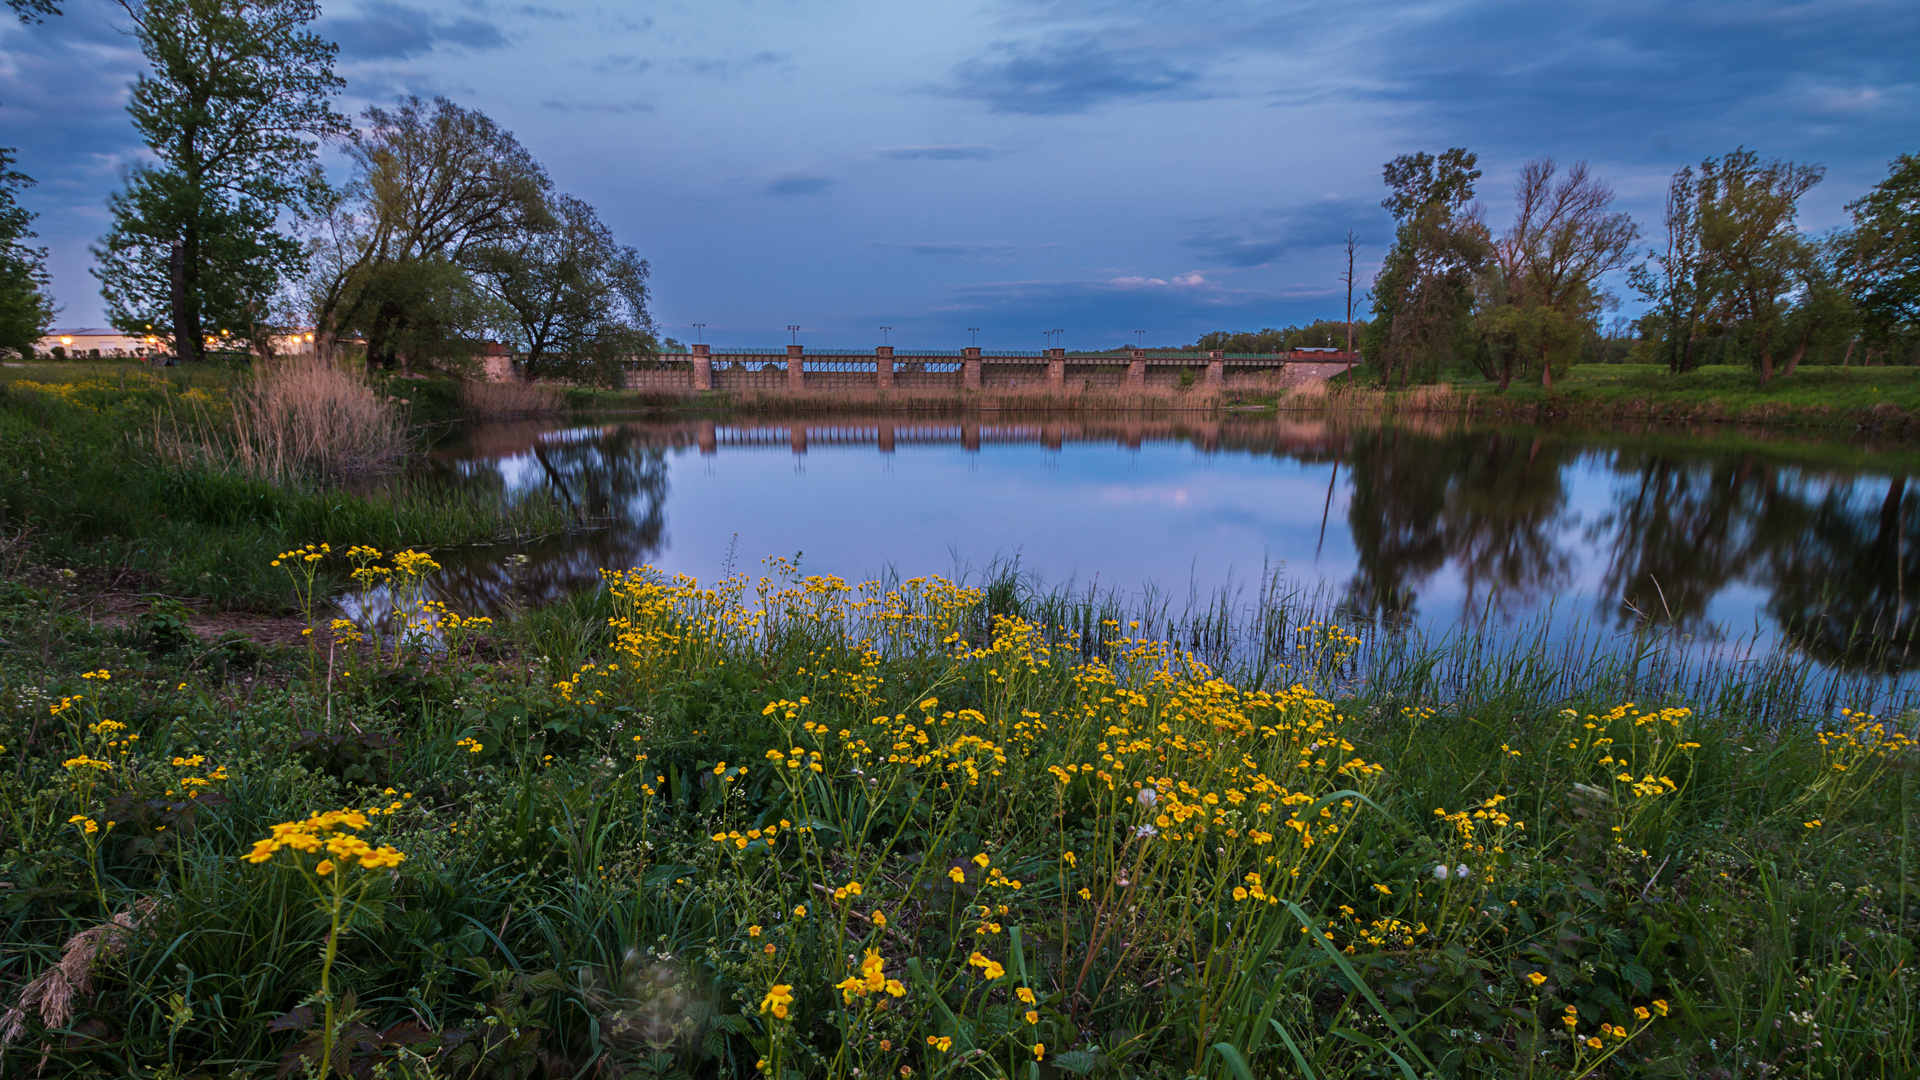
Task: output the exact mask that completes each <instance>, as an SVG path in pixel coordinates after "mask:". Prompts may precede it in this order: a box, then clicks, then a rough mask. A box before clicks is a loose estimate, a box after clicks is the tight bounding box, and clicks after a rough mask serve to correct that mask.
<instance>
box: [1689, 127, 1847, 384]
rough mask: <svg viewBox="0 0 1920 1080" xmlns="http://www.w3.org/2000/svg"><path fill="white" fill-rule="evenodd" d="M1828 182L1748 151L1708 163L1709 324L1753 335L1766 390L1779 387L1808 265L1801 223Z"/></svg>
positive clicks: (1807, 168)
mask: <svg viewBox="0 0 1920 1080" xmlns="http://www.w3.org/2000/svg"><path fill="white" fill-rule="evenodd" d="M1823 174H1824V170H1823V169H1822V168H1821V167H1820V166H1818V165H1795V164H1794V163H1793V162H1790V161H1769V162H1764V163H1763V162H1761V161H1760V159H1759V157H1758V156H1757V155H1756V154H1754V153H1753V152H1752V151H1751V150H1746V149H1740V150H1735V151H1734V152H1733V153H1730V154H1728V155H1726V156H1725V157H1723V158H1720V159H1718V160H1716V159H1714V158H1708V159H1706V160H1705V161H1703V162H1701V163H1700V173H1699V176H1698V178H1697V180H1696V182H1695V183H1696V187H1695V192H1696V195H1697V198H1698V203H1699V215H1700V251H1701V256H1702V261H1703V264H1704V266H1705V270H1706V282H1707V285H1708V290H1707V294H1708V296H1709V297H1710V298H1711V300H1710V303H1709V307H1708V312H1709V317H1710V318H1712V319H1713V320H1715V321H1716V322H1718V323H1719V324H1720V325H1721V326H1723V327H1733V326H1743V327H1744V328H1745V329H1746V330H1747V332H1748V333H1750V334H1751V335H1752V337H1753V342H1754V346H1755V348H1756V350H1757V354H1758V361H1759V365H1760V382H1761V384H1762V385H1764V384H1766V383H1768V382H1770V381H1772V379H1773V358H1774V347H1775V344H1776V343H1777V342H1778V341H1779V339H1780V332H1781V324H1782V321H1783V317H1784V315H1785V311H1786V307H1787V303H1788V300H1789V294H1790V293H1792V292H1793V290H1794V289H1795V287H1796V284H1797V281H1796V276H1795V269H1796V267H1798V266H1800V265H1801V264H1802V262H1803V261H1804V255H1803V252H1802V249H1801V244H1802V240H1801V237H1800V235H1799V232H1798V230H1797V229H1796V228H1795V226H1794V217H1795V216H1796V214H1797V213H1798V212H1799V203H1800V197H1801V196H1802V195H1804V194H1806V193H1807V191H1808V190H1809V189H1811V188H1812V187H1813V186H1814V185H1815V184H1817V183H1819V182H1820V178H1821V176H1822V175H1823Z"/></svg>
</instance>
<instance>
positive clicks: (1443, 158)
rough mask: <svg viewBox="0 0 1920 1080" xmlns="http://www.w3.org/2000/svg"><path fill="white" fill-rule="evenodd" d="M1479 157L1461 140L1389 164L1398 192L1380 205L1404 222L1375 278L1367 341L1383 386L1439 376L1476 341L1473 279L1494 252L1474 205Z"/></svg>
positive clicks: (1387, 169) (1389, 182)
mask: <svg viewBox="0 0 1920 1080" xmlns="http://www.w3.org/2000/svg"><path fill="white" fill-rule="evenodd" d="M1478 160H1479V158H1478V156H1477V155H1475V154H1473V153H1471V152H1469V151H1467V150H1465V149H1464V148H1461V147H1454V148H1453V149H1451V150H1448V151H1446V152H1445V153H1443V154H1441V155H1440V156H1439V157H1438V158H1437V159H1436V158H1435V157H1434V156H1433V155H1431V154H1427V153H1417V154H1402V155H1401V156H1399V157H1397V158H1395V159H1393V160H1392V161H1390V162H1388V163H1387V164H1386V167H1385V169H1384V170H1383V172H1384V177H1385V180H1386V183H1387V187H1388V188H1390V189H1391V191H1392V194H1390V195H1389V196H1388V197H1387V198H1386V199H1384V200H1382V202H1381V204H1380V205H1381V206H1383V207H1385V208H1386V209H1387V210H1388V211H1389V212H1390V213H1392V214H1393V216H1394V220H1395V221H1396V222H1397V223H1398V225H1397V227H1396V229H1395V231H1394V240H1393V247H1392V248H1391V249H1389V250H1388V252H1387V256H1386V259H1385V260H1384V261H1383V262H1382V263H1381V267H1380V275H1379V277H1377V278H1376V279H1375V280H1374V283H1373V320H1372V322H1371V323H1370V325H1369V326H1368V327H1367V335H1366V346H1365V352H1366V356H1367V361H1368V363H1369V364H1370V365H1372V366H1373V367H1375V368H1376V369H1377V370H1378V371H1379V372H1380V385H1381V386H1383V387H1384V386H1387V385H1390V384H1392V383H1394V382H1395V381H1396V380H1397V384H1398V386H1399V387H1400V388H1401V389H1405V388H1406V385H1407V382H1408V381H1409V379H1411V380H1412V381H1414V382H1432V381H1433V380H1434V378H1435V377H1436V376H1437V375H1438V374H1439V372H1440V371H1441V370H1442V369H1443V368H1445V367H1447V366H1450V365H1451V364H1452V363H1453V362H1454V361H1455V359H1456V358H1457V357H1460V356H1463V355H1468V354H1469V353H1470V352H1471V350H1472V348H1473V330H1472V326H1471V324H1470V322H1469V320H1468V316H1469V315H1470V314H1471V312H1472V309H1473V283H1474V278H1475V275H1476V274H1477V273H1478V272H1479V269H1480V267H1481V265H1482V263H1484V262H1485V260H1486V258H1487V256H1488V255H1489V247H1488V238H1487V231H1486V227H1485V225H1484V224H1482V223H1481V221H1480V219H1479V217H1478V214H1477V212H1476V211H1475V210H1473V209H1472V203H1473V190H1474V189H1473V185H1474V181H1475V180H1478V179H1479V178H1480V170H1479V169H1478V168H1476V167H1475V166H1476V163H1477V162H1478Z"/></svg>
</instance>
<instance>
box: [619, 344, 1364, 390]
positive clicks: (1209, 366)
mask: <svg viewBox="0 0 1920 1080" xmlns="http://www.w3.org/2000/svg"><path fill="white" fill-rule="evenodd" d="M1358 362H1359V357H1358V356H1356V355H1354V354H1351V353H1344V352H1338V351H1335V350H1331V349H1298V350H1295V351H1293V352H1286V353H1266V354H1246V353H1231V354H1230V353H1225V352H1222V351H1220V350H1217V349H1216V350H1214V351H1212V352H1160V351H1149V350H1146V349H1131V350H1128V351H1125V352H1102V353H1090V352H1068V351H1067V350H1066V349H1047V350H1044V351H1033V352H988V351H985V350H982V349H977V348H967V349H955V350H948V351H941V350H934V351H925V350H922V351H915V352H901V353H896V352H895V351H894V349H893V347H892V346H888V345H881V346H878V347H877V348H875V349H874V350H873V352H872V353H861V352H818V353H808V352H807V351H806V346H804V345H789V346H787V347H786V349H785V351H784V352H776V351H774V350H771V349H725V348H714V347H713V346H709V345H694V346H691V347H690V351H688V352H684V353H663V354H661V355H660V356H659V357H657V358H656V359H654V360H653V361H652V362H651V363H647V364H638V365H633V366H631V367H630V368H629V370H628V373H627V386H628V388H629V389H646V390H669V391H672V390H678V391H685V392H699V391H711V390H722V391H735V392H740V391H749V392H752V391H757V392H761V393H818V392H827V393H847V392H854V393H859V392H866V393H881V392H888V391H895V392H913V391H920V392H933V393H939V392H962V391H1001V390H1007V391H1014V392H1026V393H1039V394H1074V393H1081V392H1086V391H1101V392H1107V393H1114V392H1118V393H1152V392H1156V391H1159V392H1164V391H1169V390H1173V389H1176V388H1178V389H1188V388H1198V389H1202V390H1209V391H1215V392H1220V391H1228V390H1234V389H1245V390H1275V389H1281V388H1284V387H1288V386H1297V385H1302V384H1304V383H1309V382H1318V381H1320V380H1323V379H1327V378H1331V377H1332V376H1334V375H1337V374H1339V373H1340V372H1342V371H1346V370H1348V369H1349V368H1351V367H1352V366H1353V365H1354V364H1356V363H1358Z"/></svg>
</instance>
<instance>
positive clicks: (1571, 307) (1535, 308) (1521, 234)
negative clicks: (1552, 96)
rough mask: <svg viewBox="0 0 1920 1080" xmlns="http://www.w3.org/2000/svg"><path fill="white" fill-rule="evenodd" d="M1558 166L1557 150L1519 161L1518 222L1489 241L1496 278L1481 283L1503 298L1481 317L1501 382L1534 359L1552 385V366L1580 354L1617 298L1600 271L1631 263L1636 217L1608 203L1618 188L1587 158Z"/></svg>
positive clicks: (1490, 271) (1505, 383)
mask: <svg viewBox="0 0 1920 1080" xmlns="http://www.w3.org/2000/svg"><path fill="white" fill-rule="evenodd" d="M1557 172H1558V169H1557V167H1556V166H1555V164H1554V162H1553V159H1552V158H1547V159H1544V160H1540V161H1529V162H1527V163H1526V165H1525V166H1523V167H1522V168H1521V170H1520V178H1519V180H1518V181H1516V182H1515V184H1514V203H1515V207H1516V208H1515V213H1514V222H1513V227H1512V228H1510V229H1508V230H1507V232H1506V233H1505V234H1504V235H1502V236H1501V237H1500V238H1499V240H1497V241H1495V242H1494V243H1493V244H1492V246H1491V251H1492V259H1491V260H1490V261H1489V264H1488V267H1487V274H1488V275H1489V276H1490V277H1492V278H1495V279H1496V281H1495V283H1494V287H1493V288H1492V289H1490V290H1485V289H1484V288H1483V291H1487V292H1490V293H1491V294H1492V297H1497V302H1493V303H1483V305H1482V312H1481V315H1480V323H1481V328H1482V333H1483V335H1484V336H1485V337H1486V338H1487V340H1488V342H1489V344H1490V345H1492V346H1493V348H1492V351H1493V353H1494V354H1495V355H1496V356H1497V357H1498V363H1497V367H1498V371H1499V378H1500V389H1502V390H1505V389H1506V388H1507V386H1508V384H1509V383H1510V382H1511V381H1512V379H1513V375H1514V371H1515V368H1516V365H1526V364H1535V363H1537V364H1538V365H1539V367H1540V385H1541V386H1542V387H1543V388H1545V389H1548V390H1551V389H1553V369H1554V367H1555V366H1556V365H1558V366H1560V367H1562V368H1564V367H1566V366H1567V365H1568V364H1570V363H1572V362H1573V360H1574V358H1576V357H1577V356H1578V355H1579V353H1580V349H1581V346H1582V345H1583V344H1584V343H1585V341H1586V339H1587V338H1588V337H1590V336H1592V335H1593V333H1594V332H1595V331H1596V326H1595V316H1596V315H1597V314H1598V313H1599V311H1600V310H1601V309H1602V308H1603V307H1604V306H1605V305H1606V304H1607V303H1608V302H1609V301H1610V300H1611V299H1612V298H1611V297H1610V296H1608V295H1607V294H1606V293H1605V292H1604V291H1603V290H1602V289H1601V288H1600V278H1601V276H1602V275H1605V274H1608V273H1611V272H1613V271H1615V270H1618V269H1620V268H1621V267H1623V266H1625V265H1626V263H1627V261H1628V259H1629V258H1630V257H1631V253H1632V250H1633V244H1634V241H1635V240H1637V239H1638V238H1639V235H1640V230H1639V228H1638V227H1637V226H1635V225H1634V223H1633V219H1632V218H1630V217H1628V216H1627V215H1626V214H1623V213H1613V212H1610V211H1609V209H1608V208H1609V207H1610V206H1612V205H1613V189H1612V188H1611V187H1608V186H1607V185H1606V184H1605V183H1603V182H1601V181H1600V180H1598V179H1596V178H1594V177H1593V175H1592V174H1591V173H1590V172H1589V171H1588V169H1587V163H1586V162H1584V161H1582V162H1579V163H1577V164H1575V165H1574V166H1573V167H1572V168H1569V169H1568V170H1567V171H1566V174H1565V175H1564V176H1562V177H1561V178H1560V179H1558V180H1557V181H1556V179H1555V175H1556V173H1557ZM1484 280H1485V279H1483V281H1484Z"/></svg>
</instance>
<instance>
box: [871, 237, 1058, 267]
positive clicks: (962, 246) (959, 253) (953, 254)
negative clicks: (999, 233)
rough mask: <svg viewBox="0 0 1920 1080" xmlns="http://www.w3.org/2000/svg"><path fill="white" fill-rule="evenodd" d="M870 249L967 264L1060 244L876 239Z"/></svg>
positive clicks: (1007, 241) (1014, 256)
mask: <svg viewBox="0 0 1920 1080" xmlns="http://www.w3.org/2000/svg"><path fill="white" fill-rule="evenodd" d="M867 246H869V247H876V248H890V249H893V250H896V251H904V252H907V253H909V254H912V255H927V256H931V257H934V258H944V259H960V260H963V261H966V262H1004V261H1006V260H1008V259H1012V258H1017V257H1021V256H1027V255H1032V254H1034V253H1035V252H1038V251H1040V250H1041V249H1043V248H1053V247H1059V246H1060V245H1059V244H1057V243H1045V244H1029V243H1024V242H1021V241H1017V240H875V241H873V242H872V243H870V244H868V245H867Z"/></svg>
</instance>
